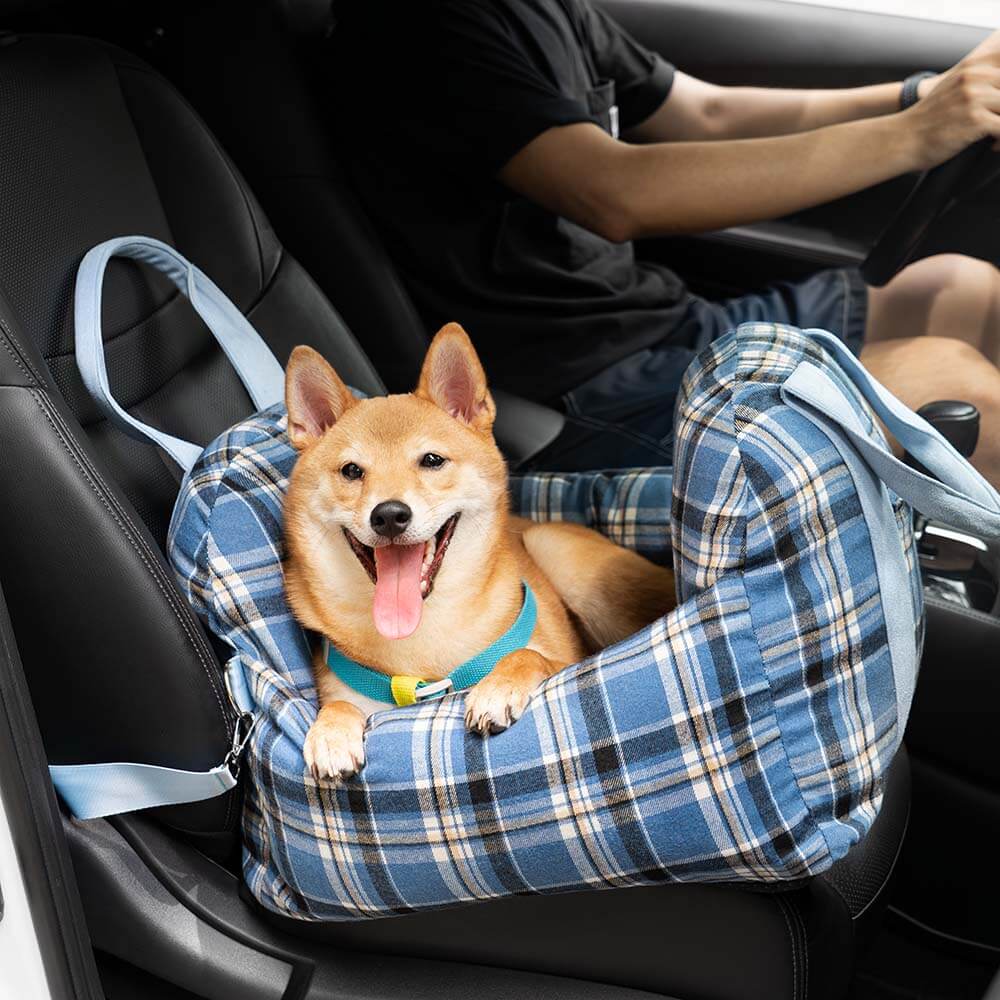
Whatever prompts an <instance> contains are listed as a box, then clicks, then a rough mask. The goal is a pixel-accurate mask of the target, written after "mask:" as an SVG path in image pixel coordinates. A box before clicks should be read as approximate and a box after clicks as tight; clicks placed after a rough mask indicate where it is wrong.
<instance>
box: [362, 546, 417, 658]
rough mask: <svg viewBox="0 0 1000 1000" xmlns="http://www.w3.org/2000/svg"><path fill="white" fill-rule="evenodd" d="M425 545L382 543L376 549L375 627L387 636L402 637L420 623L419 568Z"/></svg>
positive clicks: (410, 633) (411, 632)
mask: <svg viewBox="0 0 1000 1000" xmlns="http://www.w3.org/2000/svg"><path fill="white" fill-rule="evenodd" d="M423 561H424V546H423V544H422V543H421V544H418V545H382V546H380V547H379V548H377V549H375V570H376V577H377V581H376V583H375V605H374V607H373V609H372V613H373V614H374V616H375V628H377V629H378V631H379V634H380V635H384V636H385V637H386V638H387V639H405V638H406V637H407V636H408V635H413V633H414V632H416V630H417V626H418V625H419V624H420V614H421V612H422V611H423V604H424V601H423V598H422V597H421V596H420V569H421V565H422V564H423Z"/></svg>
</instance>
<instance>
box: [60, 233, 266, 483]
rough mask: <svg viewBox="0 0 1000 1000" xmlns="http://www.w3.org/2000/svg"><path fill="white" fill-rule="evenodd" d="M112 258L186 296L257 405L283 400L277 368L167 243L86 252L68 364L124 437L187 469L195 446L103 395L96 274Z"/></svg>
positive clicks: (130, 240) (111, 245) (233, 311)
mask: <svg viewBox="0 0 1000 1000" xmlns="http://www.w3.org/2000/svg"><path fill="white" fill-rule="evenodd" d="M112 257H131V258H132V259H134V260H141V261H145V262H146V263H147V264H151V265H152V266H153V267H155V268H156V269H157V270H159V271H162V272H163V274H165V275H166V276H167V277H168V278H169V279H170V280H171V281H172V282H173V283H174V284H175V285H176V286H177V288H178V290H179V291H180V292H181V293H182V294H184V295H186V296H187V297H188V299H189V300H190V302H191V305H192V306H193V307H194V310H195V311H196V312H197V313H198V315H199V316H201V318H202V319H203V320H204V321H205V324H206V325H207V326H208V328H209V330H211V332H212V334H213V336H214V337H215V339H216V340H217V341H218V342H219V346H220V347H221V348H222V350H223V351H225V353H226V357H228V358H229V360H230V361H231V362H232V364H233V367H234V368H235V369H236V372H237V374H238V375H239V377H240V379H241V380H242V382H243V385H244V386H246V390H247V392H248V393H249V394H250V398H251V399H252V400H253V402H254V405H255V406H256V407H257V409H258V410H263V409H266V408H267V407H268V406H273V405H274V404H275V403H277V402H279V401H280V400H281V399H283V398H284V391H285V388H284V386H285V374H284V372H283V371H282V368H281V365H279V364H278V361H277V359H276V358H275V356H274V355H273V354H272V353H271V351H270V349H269V348H268V346H267V344H265V343H264V341H263V340H262V339H261V336H260V334H259V333H257V331H256V330H255V329H254V328H253V326H251V324H250V322H249V320H247V318H246V317H245V316H244V315H243V313H242V312H240V310H239V309H237V308H236V306H234V305H233V303H232V302H230V301H229V299H228V298H227V297H226V295H225V293H224V292H223V291H222V290H221V289H220V288H219V287H218V285H216V284H215V282H213V281H212V280H211V279H210V278H209V277H208V276H207V275H206V274H204V273H203V272H202V271H200V270H199V269H198V268H197V267H195V266H194V265H193V264H192V263H191V262H190V261H188V260H187V259H186V258H185V257H184V256H183V255H181V254H180V253H178V252H177V251H176V250H174V248H173V247H170V246H168V245H167V244H166V243H162V242H161V241H160V240H154V239H152V238H150V237H148V236H120V237H118V238H116V239H112V240H108V241H106V242H105V243H100V244H98V245H97V246H96V247H94V248H93V249H92V250H90V251H89V252H88V253H87V254H86V256H85V257H84V258H83V260H82V261H81V263H80V269H79V271H78V272H77V276H76V303H75V323H76V363H77V366H78V367H79V369H80V375H81V376H82V378H83V383H84V385H85V386H86V387H87V389H88V391H89V392H90V395H91V396H92V397H93V398H94V401H95V402H96V403H97V405H98V406H99V407H100V409H101V412H102V413H103V414H104V415H105V416H106V417H107V418H108V420H109V421H111V423H113V424H114V425H115V426H116V427H118V428H119V429H120V430H122V431H124V432H125V433H126V434H129V435H131V436H132V437H136V438H139V439H140V440H146V441H152V442H153V443H154V444H158V445H159V446H160V447H161V448H163V450H164V451H166V452H167V454H169V455H170V456H171V457H172V458H173V459H174V461H176V462H177V464H178V465H180V466H181V468H183V469H184V470H185V471H187V470H188V469H190V468H191V466H192V465H194V463H195V462H196V461H197V459H198V456H199V455H201V452H202V448H201V446H200V445H197V444H192V443H191V442H190V441H184V440H182V439H181V438H177V437H174V436H173V435H172V434H167V433H166V432H165V431H160V430H157V429H156V428H154V427H150V426H149V425H148V424H144V423H143V422H142V421H141V420H137V419H136V418H135V417H133V416H132V415H131V414H130V413H128V412H127V411H126V410H124V409H123V408H122V407H121V406H119V405H118V403H117V401H116V400H115V398H114V396H112V394H111V387H110V385H109V383H108V370H107V365H106V363H105V358H104V338H103V336H102V333H101V297H102V290H103V286H104V272H105V269H106V268H107V266H108V261H109V260H111V258H112Z"/></svg>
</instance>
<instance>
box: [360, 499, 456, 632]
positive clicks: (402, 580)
mask: <svg viewBox="0 0 1000 1000" xmlns="http://www.w3.org/2000/svg"><path fill="white" fill-rule="evenodd" d="M458 517H459V515H458V514H453V515H452V516H451V517H449V518H448V520H447V521H445V522H444V524H442V525H441V527H440V528H438V530H437V532H436V533H435V534H433V535H432V536H431V537H430V538H428V539H427V541H426V542H417V543H416V544H415V545H398V544H395V543H389V544H388V545H380V546H378V548H374V549H373V548H372V547H371V546H370V545H365V544H364V543H363V542H361V541H359V540H358V539H357V538H355V536H354V535H353V534H351V532H350V531H348V530H347V529H346V528H345V529H344V534H345V535H346V536H347V541H348V542H349V543H350V546H351V548H352V549H353V550H354V554H355V555H356V556H357V557H358V561H359V562H360V563H361V565H362V566H363V567H364V569H365V572H366V573H367V574H368V575H369V577H371V581H372V583H374V584H375V597H374V601H373V603H372V616H373V617H374V619H375V628H376V629H378V632H379V634H380V635H382V636H384V637H385V638H386V639H405V638H406V637H407V636H410V635H413V633H414V632H416V630H417V626H419V624H420V618H421V615H422V614H423V603H424V601H425V600H427V598H428V597H429V596H430V594H431V591H432V590H433V589H434V580H435V579H436V577H437V575H438V570H440V569H441V563H442V561H443V560H444V554H445V552H447V551H448V543H449V542H450V541H451V536H452V535H453V534H454V532H455V525H456V524H457V523H458Z"/></svg>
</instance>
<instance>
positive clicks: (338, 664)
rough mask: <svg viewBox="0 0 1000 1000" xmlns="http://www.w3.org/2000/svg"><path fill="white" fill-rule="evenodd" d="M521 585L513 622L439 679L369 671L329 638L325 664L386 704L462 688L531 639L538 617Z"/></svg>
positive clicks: (415, 700)
mask: <svg viewBox="0 0 1000 1000" xmlns="http://www.w3.org/2000/svg"><path fill="white" fill-rule="evenodd" d="M522 586H523V588H524V601H523V603H522V604H521V611H520V613H519V614H518V616H517V619H516V620H515V622H514V624H513V625H511V627H510V628H509V629H507V631H506V632H504V634H503V635H502V636H500V638H499V639H497V640H496V641H495V642H492V643H490V645H489V646H487V647H486V649H484V650H483V651H482V652H481V653H477V654H476V655H475V656H474V657H472V659H471V660H466V661H465V663H462V664H460V665H459V666H457V667H455V669H454V670H453V671H452V672H451V673H450V674H448V676H447V677H444V678H442V679H441V680H439V681H425V680H422V679H421V678H419V677H412V676H410V675H408V674H396V675H394V676H390V675H388V674H383V673H380V672H379V671H378V670H372V668H371V667H366V666H364V665H363V664H361V663H358V662H357V661H356V660H352V659H350V658H349V657H347V656H344V654H343V653H342V652H340V650H339V649H337V647H336V646H334V645H333V644H332V643H331V642H330V640H329V639H326V640H324V659H325V660H326V665H327V666H328V667H329V668H330V669H331V670H332V671H333V672H334V673H335V674H336V675H337V677H339V678H340V679H341V680H342V681H343V682H344V683H345V684H346V685H347V686H348V687H349V688H351V689H353V690H354V691H357V693H358V694H361V695H364V696H365V697H366V698H371V699H372V701H383V702H385V703H386V704H387V705H414V704H417V703H418V702H422V701H430V700H432V699H434V698H441V697H443V696H444V695H446V694H448V693H449V692H451V691H464V690H465V689H466V688H470V687H472V685H473V684H477V683H478V682H479V681H481V680H482V679H483V678H484V677H485V676H486V675H487V674H488V673H489V672H490V671H491V670H492V669H493V668H494V667H495V666H496V665H497V664H498V663H499V662H500V661H501V660H502V659H503V658H504V657H505V656H506V655H507V654H508V653H513V652H514V650H516V649H524V647H525V646H527V645H528V643H529V641H530V640H531V635H532V633H533V632H534V631H535V622H536V621H537V620H538V607H537V605H536V604H535V595H534V594H533V593H532V592H531V587H529V586H528V585H527V583H522Z"/></svg>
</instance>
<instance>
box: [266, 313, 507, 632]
mask: <svg viewBox="0 0 1000 1000" xmlns="http://www.w3.org/2000/svg"><path fill="white" fill-rule="evenodd" d="M285 402H286V404H287V407H288V436H289V439H290V440H291V442H292V445H293V446H294V447H295V448H296V449H298V450H299V451H300V452H301V454H300V456H299V459H298V461H297V463H296V465H295V470H294V472H293V475H292V480H291V483H290V485H289V491H288V500H287V503H286V524H287V527H286V534H287V537H288V546H289V552H290V555H291V558H292V559H294V560H295V562H296V573H297V574H298V575H299V576H300V578H301V577H304V578H305V579H307V580H308V584H309V588H310V590H311V591H312V592H313V594H314V595H315V596H316V598H317V600H318V601H319V602H327V603H328V602H329V600H330V599H332V598H333V596H334V595H336V599H337V603H338V604H342V603H343V601H344V599H345V595H350V600H351V601H352V603H356V602H357V600H358V599H359V598H361V597H363V598H364V599H365V600H368V601H370V602H371V605H370V606H371V608H372V614H373V616H374V621H375V627H376V629H377V630H378V632H379V633H380V634H381V635H383V636H385V637H386V638H388V639H403V638H406V637H407V636H409V635H412V634H413V633H414V632H415V631H416V630H417V628H418V626H419V625H420V619H421V615H422V614H423V602H424V601H425V600H426V599H427V598H428V597H430V595H431V592H432V591H433V590H434V588H435V585H436V586H437V587H438V589H439V591H442V590H447V591H448V592H449V594H451V595H453V596H456V597H457V596H459V595H460V594H461V593H462V592H463V590H465V589H466V588H468V587H469V586H471V585H474V583H475V582H476V579H477V576H478V577H479V578H480V579H482V574H488V572H489V570H490V568H491V559H492V556H493V553H494V551H495V548H496V546H497V544H498V539H499V537H500V532H502V530H503V528H504V523H505V517H506V509H507V470H506V466H505V464H504V460H503V457H502V456H501V455H500V452H499V450H498V449H497V446H496V443H495V442H494V440H493V434H492V428H493V419H494V416H495V415H496V407H495V406H494V403H493V399H492V397H491V396H490V393H489V390H488V389H487V386H486V376H485V374H484V372H483V367H482V365H481V364H480V362H479V358H478V356H477V355H476V352H475V350H474V348H473V346H472V343H471V342H470V340H469V338H468V336H467V335H466V333H465V331H464V330H463V329H462V328H461V327H460V326H458V325H457V324H449V325H448V326H446V327H444V328H443V329H442V330H441V331H440V332H439V333H438V334H437V336H436V337H435V338H434V340H433V342H432V343H431V346H430V349H429V350H428V352H427V357H426V359H425V360H424V365H423V370H422V371H421V374H420V382H419V384H418V386H417V388H416V390H415V392H413V393H410V394H408V395H395V396H385V397H376V398H373V399H366V400H358V399H355V398H354V396H353V395H352V394H351V393H350V391H349V390H348V388H347V387H346V386H345V385H344V383H343V382H342V381H341V380H340V378H339V377H338V376H337V373H336V372H335V371H334V370H333V368H331V367H330V365H329V364H327V362H326V361H325V360H324V359H323V358H322V357H321V356H320V355H319V354H317V353H316V352H315V351H314V350H312V349H311V348H308V347H297V348H296V349H295V350H294V351H293V352H292V356H291V358H290V359H289V362H288V368H287V371H286V376H285ZM314 627H315V626H314Z"/></svg>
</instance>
